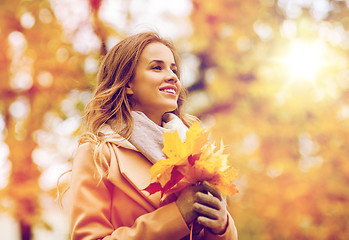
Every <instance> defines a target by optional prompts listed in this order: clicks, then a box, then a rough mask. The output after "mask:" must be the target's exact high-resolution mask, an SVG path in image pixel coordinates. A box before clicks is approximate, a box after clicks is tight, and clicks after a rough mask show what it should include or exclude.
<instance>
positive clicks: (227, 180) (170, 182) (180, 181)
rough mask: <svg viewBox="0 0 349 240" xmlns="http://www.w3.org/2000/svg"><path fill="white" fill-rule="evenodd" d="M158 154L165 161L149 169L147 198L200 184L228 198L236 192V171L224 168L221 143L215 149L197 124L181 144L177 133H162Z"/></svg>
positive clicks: (224, 162)
mask: <svg viewBox="0 0 349 240" xmlns="http://www.w3.org/2000/svg"><path fill="white" fill-rule="evenodd" d="M162 151H163V152H164V154H166V156H167V158H166V159H161V160H159V161H158V162H157V163H155V164H154V165H153V166H152V167H151V169H150V173H151V176H152V180H154V179H155V181H153V182H152V183H151V184H150V185H149V186H148V187H146V188H145V189H144V190H145V191H147V192H149V194H154V193H156V192H159V191H160V192H161V196H164V194H170V193H174V192H176V191H180V190H181V189H183V188H185V187H187V186H189V185H191V184H196V183H198V182H202V181H207V182H208V183H210V184H212V185H214V186H215V187H216V188H217V189H219V190H220V191H221V192H222V193H223V194H226V195H230V196H232V195H234V194H236V193H238V192H239V191H238V189H237V187H236V185H234V184H233V183H232V181H233V180H234V179H236V178H237V176H238V170H237V169H235V168H234V167H232V166H229V165H228V155H227V154H224V153H223V151H224V146H223V143H221V145H220V148H217V146H216V144H215V143H214V142H213V141H211V140H210V139H209V131H206V130H205V129H204V128H202V127H201V126H200V124H199V123H194V124H193V125H192V126H191V127H190V128H189V130H188V131H187V133H186V139H185V141H184V142H182V140H181V139H180V137H179V135H178V133H177V131H175V132H172V133H164V148H163V149H162Z"/></svg>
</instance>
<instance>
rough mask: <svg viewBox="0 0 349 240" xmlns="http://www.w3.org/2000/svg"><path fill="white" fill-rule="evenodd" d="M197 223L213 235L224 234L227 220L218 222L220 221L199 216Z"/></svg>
mask: <svg viewBox="0 0 349 240" xmlns="http://www.w3.org/2000/svg"><path fill="white" fill-rule="evenodd" d="M197 221H198V223H199V224H201V225H202V226H204V227H205V228H208V229H210V230H211V231H212V232H213V233H215V234H222V233H224V231H225V229H226V227H227V220H223V221H220V220H215V219H210V218H207V217H204V216H199V217H198V218H197Z"/></svg>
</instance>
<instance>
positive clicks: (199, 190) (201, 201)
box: [176, 181, 228, 234]
mask: <svg viewBox="0 0 349 240" xmlns="http://www.w3.org/2000/svg"><path fill="white" fill-rule="evenodd" d="M176 204H177V206H178V208H179V211H180V212H181V214H182V216H183V219H184V221H185V222H186V223H187V225H188V226H189V225H190V224H191V223H192V222H193V221H194V220H197V221H195V223H196V224H195V226H196V227H195V228H196V229H199V230H201V227H206V228H208V229H209V230H210V231H211V232H213V233H214V234H222V233H224V232H225V230H226V227H227V222H228V220H227V219H228V217H227V214H228V213H227V208H226V201H225V199H224V198H223V196H222V194H221V193H220V192H219V191H218V190H217V189H216V188H214V187H213V186H212V185H210V184H209V183H208V182H206V181H204V182H202V183H200V184H198V185H193V186H189V187H187V188H185V189H184V190H182V191H181V192H180V194H179V196H178V198H177V200H176ZM197 223H198V224H197Z"/></svg>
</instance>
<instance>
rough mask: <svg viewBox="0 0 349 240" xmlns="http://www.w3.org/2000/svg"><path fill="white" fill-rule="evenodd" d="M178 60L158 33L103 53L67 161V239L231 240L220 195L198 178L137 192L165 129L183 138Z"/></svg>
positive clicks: (188, 119) (159, 154)
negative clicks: (176, 189)
mask: <svg viewBox="0 0 349 240" xmlns="http://www.w3.org/2000/svg"><path fill="white" fill-rule="evenodd" d="M179 72H180V69H179V58H178V56H177V53H176V51H175V49H174V47H173V46H172V44H171V43H170V42H168V41H166V40H164V39H162V38H160V37H159V36H158V35H157V34H156V33H141V34H137V35H134V36H131V37H129V38H126V39H124V40H123V41H121V42H119V43H118V44H117V45H116V46H114V48H112V49H111V50H110V51H109V52H108V53H107V55H106V56H105V58H104V60H103V62H102V64H101V67H100V71H99V73H98V76H97V88H96V91H95V93H94V96H93V98H92V100H91V101H90V103H89V104H88V106H87V108H86V115H85V118H84V127H85V130H86V133H85V134H84V135H83V136H82V137H81V140H80V145H79V148H78V150H77V153H76V156H75V158H74V161H73V175H72V183H71V198H72V199H71V202H72V208H71V216H70V217H71V238H72V239H121V240H122V239H127V240H129V239H142V240H147V239H186V238H188V237H189V234H190V228H191V226H194V227H193V228H194V230H193V233H194V238H197V239H237V232H236V228H235V225H234V221H233V219H232V218H231V216H230V215H229V213H228V212H227V210H226V202H225V200H224V198H223V197H222V195H221V194H220V192H219V191H218V190H217V189H215V188H214V187H212V186H211V185H209V184H208V183H206V182H204V183H202V184H197V185H195V186H190V187H187V188H186V189H184V190H183V191H181V192H180V193H178V194H176V195H175V196H174V195H171V196H170V197H168V198H165V199H164V200H160V196H159V195H157V194H154V195H151V196H149V195H148V194H147V193H146V192H145V191H144V190H143V189H144V188H145V187H147V185H149V183H150V181H151V179H150V173H149V168H150V167H151V166H152V164H154V163H155V162H156V161H157V160H159V159H161V158H164V156H163V153H162V151H161V150H162V147H163V132H165V131H174V130H177V131H178V132H179V134H180V135H181V136H182V137H183V138H184V136H185V132H186V130H187V127H188V126H189V125H190V123H191V122H192V119H193V118H192V117H189V116H188V115H184V114H183V113H182V111H181V107H182V104H183V99H184V98H183V96H184V91H183V89H182V85H181V82H180V75H179Z"/></svg>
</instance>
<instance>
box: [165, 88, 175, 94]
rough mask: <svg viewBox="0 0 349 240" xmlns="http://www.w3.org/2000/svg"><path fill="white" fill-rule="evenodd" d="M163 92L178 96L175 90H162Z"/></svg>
mask: <svg viewBox="0 0 349 240" xmlns="http://www.w3.org/2000/svg"><path fill="white" fill-rule="evenodd" d="M161 91H163V92H169V93H172V94H176V91H175V90H174V89H163V90H161Z"/></svg>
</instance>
